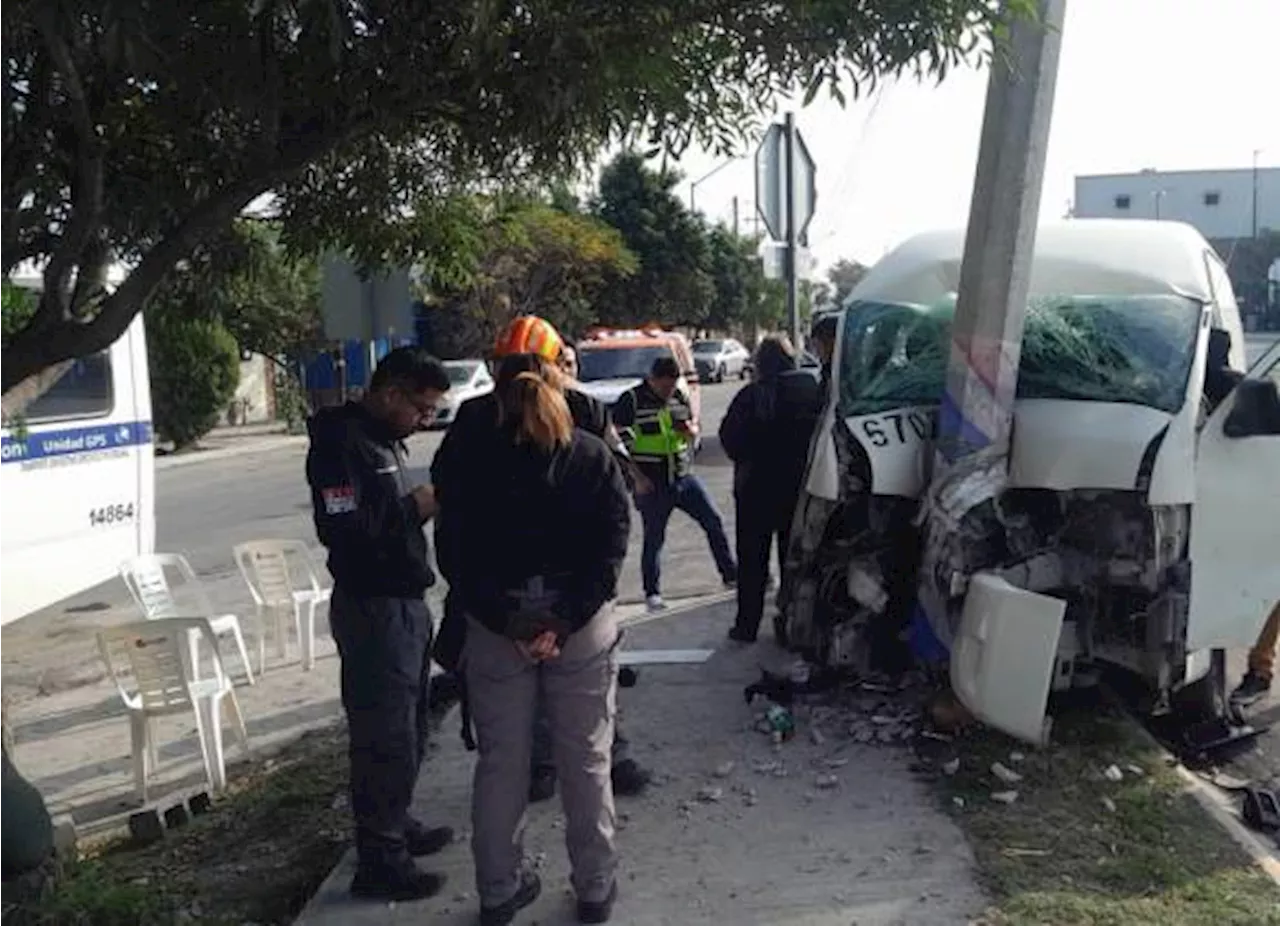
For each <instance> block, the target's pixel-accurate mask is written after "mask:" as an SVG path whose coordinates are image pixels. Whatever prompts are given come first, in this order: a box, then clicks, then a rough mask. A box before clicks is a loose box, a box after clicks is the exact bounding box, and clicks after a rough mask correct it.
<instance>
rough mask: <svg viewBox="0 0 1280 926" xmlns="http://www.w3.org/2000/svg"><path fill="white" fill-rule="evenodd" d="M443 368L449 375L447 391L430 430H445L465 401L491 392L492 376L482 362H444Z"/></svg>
mask: <svg viewBox="0 0 1280 926" xmlns="http://www.w3.org/2000/svg"><path fill="white" fill-rule="evenodd" d="M444 368H445V369H446V370H447V371H448V373H449V383H450V385H449V391H448V392H446V393H445V394H444V396H443V397H442V398H441V400H440V405H439V407H438V408H437V409H436V416H435V418H434V419H433V420H432V422H431V425H430V426H431V427H432V428H436V429H439V428H447V427H448V426H449V425H451V424H452V423H453V419H454V418H455V417H456V416H457V414H458V408H459V406H461V405H462V403H463V402H465V401H467V399H474V398H475V397H476V396H479V395H485V394H486V393H489V392H493V376H492V375H491V374H490V373H489V367H488V366H487V365H486V364H485V362H484V361H483V360H446V361H445V364H444Z"/></svg>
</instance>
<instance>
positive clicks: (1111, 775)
mask: <svg viewBox="0 0 1280 926" xmlns="http://www.w3.org/2000/svg"><path fill="white" fill-rule="evenodd" d="M1102 777H1103V778H1105V779H1107V781H1114V782H1121V781H1124V772H1122V771H1120V766H1118V765H1108V766H1107V767H1106V768H1105V769H1103V770H1102Z"/></svg>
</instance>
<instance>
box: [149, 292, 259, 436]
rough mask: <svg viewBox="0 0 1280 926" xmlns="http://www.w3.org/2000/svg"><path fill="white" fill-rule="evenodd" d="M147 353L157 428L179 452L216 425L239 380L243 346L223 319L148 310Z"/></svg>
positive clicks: (153, 415)
mask: <svg viewBox="0 0 1280 926" xmlns="http://www.w3.org/2000/svg"><path fill="white" fill-rule="evenodd" d="M146 318H147V356H148V357H149V359H150V366H151V409H152V417H153V419H154V420H155V426H156V431H157V432H158V433H159V435H160V438H161V439H162V440H166V441H171V442H172V443H173V446H174V449H175V450H180V449H182V448H183V447H188V446H190V445H191V444H193V443H195V442H196V441H197V440H199V439H200V437H202V436H203V435H205V434H207V433H208V432H209V431H210V430H211V429H212V428H213V426H214V425H215V424H217V423H218V415H219V413H220V412H222V411H223V409H225V408H226V407H227V403H229V402H230V401H231V399H232V397H233V396H234V395H235V392H236V386H237V385H238V384H239V382H240V348H239V347H238V346H237V345H236V341H235V338H233V337H232V336H231V333H230V332H229V331H227V329H226V328H225V327H223V325H222V323H221V322H217V321H210V320H208V319H199V318H189V317H184V316H182V315H179V314H177V313H175V312H156V313H148V314H147V316H146Z"/></svg>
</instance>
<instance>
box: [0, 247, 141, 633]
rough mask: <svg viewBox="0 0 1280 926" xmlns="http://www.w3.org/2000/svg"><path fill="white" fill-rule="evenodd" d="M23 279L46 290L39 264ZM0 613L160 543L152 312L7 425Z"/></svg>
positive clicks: (83, 584)
mask: <svg viewBox="0 0 1280 926" xmlns="http://www.w3.org/2000/svg"><path fill="white" fill-rule="evenodd" d="M12 282H14V283H16V284H17V285H19V286H23V287H24V288H27V289H33V290H37V291H38V290H39V288H40V277H39V274H38V273H34V272H30V271H29V272H27V273H23V272H22V271H21V270H19V271H18V273H16V274H15V275H14V277H13V278H12ZM0 455H2V461H3V462H2V463H0V568H2V570H3V574H2V577H0V624H7V623H9V622H10V621H14V620H17V619H18V618H20V617H24V616H26V615H28V614H31V613H32V612H35V611H38V610H40V609H41V608H45V607H48V606H49V605H52V604H56V603H58V602H59V601H62V600H64V599H66V598H69V597H70V596H72V595H75V594H77V593H78V592H81V591H84V590H86V589H89V588H92V587H93V586H95V585H98V584H99V583H101V582H105V581H107V580H108V579H111V578H112V577H114V576H116V575H118V572H119V568H120V564H121V563H122V562H124V561H125V560H127V559H129V558H131V557H133V556H138V555H140V554H143V553H150V552H152V551H153V550H154V547H155V536H156V516H155V446H154V442H153V438H152V429H151V384H150V379H149V375H148V371H147V343H146V335H145V331H144V328H143V323H142V316H141V315H139V316H138V317H137V318H135V319H134V320H133V322H132V324H130V325H129V328H128V330H126V331H125V333H124V335H123V336H122V337H121V338H120V339H119V340H118V341H116V342H115V343H114V344H112V345H111V347H109V348H108V349H107V350H105V351H102V352H101V353H97V354H93V355H91V356H88V357H84V358H82V359H80V360H77V361H75V362H74V363H73V364H72V365H71V367H70V368H69V369H68V370H67V372H66V373H65V374H63V376H62V378H61V379H59V380H58V382H57V383H55V384H54V385H53V386H52V387H51V388H50V389H49V390H48V391H47V392H45V393H44V394H43V395H42V396H40V397H39V398H38V399H36V400H35V401H34V402H32V403H31V404H30V405H29V406H28V407H27V409H26V411H25V413H24V414H23V416H22V420H20V421H18V422H16V423H15V425H14V426H13V427H9V426H8V423H6V426H5V427H4V428H3V430H2V431H0Z"/></svg>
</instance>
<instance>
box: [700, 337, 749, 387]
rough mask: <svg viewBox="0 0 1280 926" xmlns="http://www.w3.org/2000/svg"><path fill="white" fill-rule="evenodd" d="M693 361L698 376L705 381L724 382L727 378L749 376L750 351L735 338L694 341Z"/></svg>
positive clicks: (744, 377)
mask: <svg viewBox="0 0 1280 926" xmlns="http://www.w3.org/2000/svg"><path fill="white" fill-rule="evenodd" d="M693 362H694V364H696V366H697V369H698V378H699V379H701V380H702V381H703V382H704V383H723V382H724V381H725V379H726V378H728V377H730V376H736V377H738V379H746V378H747V365H748V364H749V363H750V362H751V354H750V352H749V351H748V350H747V349H746V348H745V347H743V346H742V344H741V343H739V342H738V341H735V340H734V339H733V338H725V339H724V340H720V341H694V342H693Z"/></svg>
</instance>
